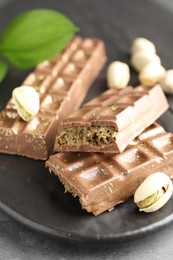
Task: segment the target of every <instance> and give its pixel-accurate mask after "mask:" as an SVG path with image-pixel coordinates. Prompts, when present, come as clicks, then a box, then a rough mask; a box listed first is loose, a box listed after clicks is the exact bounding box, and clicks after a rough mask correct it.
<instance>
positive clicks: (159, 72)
mask: <svg viewBox="0 0 173 260" xmlns="http://www.w3.org/2000/svg"><path fill="white" fill-rule="evenodd" d="M165 72H166V71H165V69H164V68H163V67H162V66H161V65H160V64H157V63H149V64H147V65H145V66H144V68H143V69H142V70H141V71H140V73H139V81H140V82H141V83H142V84H143V85H146V86H153V85H155V84H156V83H158V82H159V81H160V80H161V79H162V78H163V77H164V75H165Z"/></svg>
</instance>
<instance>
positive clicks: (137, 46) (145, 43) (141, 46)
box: [131, 37, 156, 54]
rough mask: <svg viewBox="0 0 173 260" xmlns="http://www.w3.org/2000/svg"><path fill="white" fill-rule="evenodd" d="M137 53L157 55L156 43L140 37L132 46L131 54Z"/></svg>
mask: <svg viewBox="0 0 173 260" xmlns="http://www.w3.org/2000/svg"><path fill="white" fill-rule="evenodd" d="M136 51H145V52H149V53H156V47H155V45H154V43H152V42H151V41H149V40H148V39H146V38H143V37H139V38H136V39H135V40H134V41H133V42H132V46H131V53H132V54H133V53H134V52H136Z"/></svg>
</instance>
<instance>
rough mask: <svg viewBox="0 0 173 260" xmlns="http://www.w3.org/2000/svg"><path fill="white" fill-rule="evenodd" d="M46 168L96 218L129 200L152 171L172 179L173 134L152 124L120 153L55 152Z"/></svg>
mask: <svg viewBox="0 0 173 260" xmlns="http://www.w3.org/2000/svg"><path fill="white" fill-rule="evenodd" d="M46 167H49V169H50V171H53V172H54V173H55V174H56V175H57V176H58V177H59V179H60V181H61V182H62V183H63V184H64V186H65V190H66V191H69V192H71V193H72V194H73V195H74V196H79V200H80V203H81V205H82V208H83V209H85V210H87V211H88V212H92V213H93V214H94V215H98V214H100V213H102V212H104V211H107V210H108V211H111V210H112V209H113V208H114V207H115V206H116V205H118V204H120V203H122V202H124V201H125V200H127V199H128V198H129V197H131V196H132V195H133V194H134V192H135V190H136V189H137V187H138V186H139V185H140V183H141V182H142V181H143V180H144V179H145V178H146V177H147V176H149V175H150V174H152V173H154V172H157V171H161V172H164V173H166V174H167V175H168V176H169V177H170V178H173V135H172V134H170V133H167V132H166V131H165V130H164V129H163V128H162V127H161V126H159V125H157V124H156V123H154V124H152V125H151V126H150V127H148V128H147V129H145V131H144V132H143V133H141V134H140V135H139V136H138V137H137V138H136V139H135V140H133V141H132V142H131V143H130V144H129V145H128V147H127V148H126V150H125V151H124V152H123V153H120V154H114V155H109V154H103V153H57V154H55V155H52V156H51V157H50V158H49V159H48V161H47V162H46Z"/></svg>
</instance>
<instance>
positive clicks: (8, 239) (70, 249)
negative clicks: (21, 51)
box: [0, 0, 173, 260]
mask: <svg viewBox="0 0 173 260" xmlns="http://www.w3.org/2000/svg"><path fill="white" fill-rule="evenodd" d="M153 1H155V2H157V3H158V4H161V5H163V6H164V8H168V9H169V10H172V12H173V0H153ZM7 2H10V0H0V7H1V6H2V5H4V4H6V3H7ZM172 244H173V225H170V226H169V227H167V228H165V229H163V230H162V231H159V232H157V233H155V234H152V235H150V236H148V237H144V238H142V239H140V240H138V241H131V242H128V243H125V244H119V245H115V247H111V248H89V247H87V245H86V247H78V246H74V245H68V244H65V243H62V242H59V241H57V240H54V239H50V238H48V237H46V236H44V235H40V234H37V233H35V232H32V231H31V230H27V229H26V228H25V227H23V226H21V225H19V224H18V223H16V222H14V221H13V220H11V219H10V218H8V217H7V216H5V215H4V214H3V213H1V212H0V260H6V259H12V260H19V259H21V260H25V259H27V260H30V259H32V260H35V259H64V260H65V259H70V260H72V259H75V260H77V259H83V260H85V259H99V260H101V259H108V260H109V259H119V260H121V259H123V260H124V259H133V260H135V259H140V260H144V259H148V260H150V259H151V260H152V259H154V260H157V259H167V260H169V259H173V246H172Z"/></svg>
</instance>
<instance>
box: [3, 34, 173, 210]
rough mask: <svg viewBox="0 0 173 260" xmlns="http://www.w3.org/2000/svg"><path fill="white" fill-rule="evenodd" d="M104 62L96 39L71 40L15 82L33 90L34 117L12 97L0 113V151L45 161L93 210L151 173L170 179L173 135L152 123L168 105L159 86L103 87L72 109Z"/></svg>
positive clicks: (106, 206)
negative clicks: (22, 113) (37, 103)
mask: <svg viewBox="0 0 173 260" xmlns="http://www.w3.org/2000/svg"><path fill="white" fill-rule="evenodd" d="M105 60H106V57H105V48H104V44H103V42H102V41H100V40H96V39H81V38H80V37H76V38H74V40H73V41H72V42H71V43H70V45H69V46H68V47H67V48H66V49H65V50H64V52H62V53H61V54H60V55H58V56H57V57H55V58H54V59H52V60H50V61H48V62H44V63H42V64H40V65H39V66H38V67H37V68H36V70H35V71H34V72H33V73H31V74H30V75H29V76H28V78H27V79H26V80H25V81H24V83H23V85H29V86H33V87H34V88H35V89H36V90H37V91H38V93H39V95H40V100H41V108H40V111H39V113H38V115H37V116H35V117H34V118H33V119H32V120H31V121H30V122H24V121H23V120H22V119H21V118H20V117H19V116H18V114H17V111H16V109H15V107H14V104H13V100H10V101H9V102H8V103H7V105H6V107H5V108H4V110H3V111H2V112H1V114H0V151H1V152H5V153H10V154H18V155H23V156H28V157H31V158H34V159H43V160H46V159H48V160H47V161H46V167H48V168H49V169H50V171H53V172H54V173H55V174H56V175H57V176H58V177H59V179H60V181H61V182H62V183H63V185H64V187H65V190H66V191H69V192H71V193H72V194H73V195H74V196H79V200H80V203H81V205H82V208H84V209H86V210H87V211H88V212H92V213H93V214H94V215H98V214H100V213H102V212H104V211H107V210H108V211H111V210H112V209H113V208H114V207H115V206H116V205H118V204H120V203H122V202H124V201H125V200H127V199H128V198H129V197H130V196H132V195H133V194H134V192H135V190H136V188H137V187H138V186H139V184H140V183H141V182H142V181H143V180H144V179H145V178H146V177H147V176H149V175H150V174H152V173H154V172H156V171H163V172H165V173H166V174H168V175H169V176H170V178H173V135H172V134H171V133H167V132H166V131H165V130H164V129H163V128H162V127H161V126H160V125H158V124H156V123H154V122H155V120H157V119H158V118H159V117H160V116H161V115H162V114H163V113H164V112H165V111H166V110H167V109H168V103H167V100H166V97H165V95H164V93H163V91H162V89H161V87H160V86H159V85H156V86H153V87H145V86H138V87H135V88H132V87H130V86H129V87H127V88H125V89H123V90H115V89H109V90H107V91H105V92H104V93H102V94H101V95H100V96H99V97H96V98H94V99H93V100H91V101H90V102H88V103H87V104H85V105H83V106H82V107H81V108H80V109H78V110H76V109H77V108H78V107H79V106H80V104H81V102H82V100H83V99H84V97H85V94H86V93H87V90H88V88H89V86H90V85H91V83H92V81H93V80H94V79H95V77H96V76H97V74H98V73H99V71H100V70H101V68H102V66H103V64H104V62H105ZM73 110H75V111H73ZM49 156H50V157H49Z"/></svg>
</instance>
